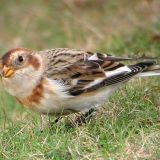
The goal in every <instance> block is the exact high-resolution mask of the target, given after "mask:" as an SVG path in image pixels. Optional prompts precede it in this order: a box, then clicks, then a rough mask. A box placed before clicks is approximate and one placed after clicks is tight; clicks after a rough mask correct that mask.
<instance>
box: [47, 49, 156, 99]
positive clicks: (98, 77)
mask: <svg viewBox="0 0 160 160" xmlns="http://www.w3.org/2000/svg"><path fill="white" fill-rule="evenodd" d="M45 56H46V57H47V58H48V59H49V61H48V63H47V67H46V70H45V75H46V76H47V77H48V78H49V79H52V80H53V81H54V82H55V81H56V83H54V84H57V85H58V87H59V88H63V89H62V90H61V92H64V93H65V94H67V95H70V96H78V95H81V94H82V93H87V92H91V91H94V90H98V89H100V88H103V87H106V86H111V85H116V84H119V83H123V82H125V81H128V80H129V79H131V78H132V77H134V76H136V75H139V74H140V73H143V72H145V71H147V69H148V68H151V67H153V66H154V65H155V61H153V60H151V61H149V60H147V61H144V62H141V63H137V64H134V65H128V66H126V65H124V64H123V63H121V61H126V60H137V59H134V58H124V57H114V56H111V55H106V54H102V53H91V52H85V51H82V50H74V49H66V48H63V49H62V48H60V49H54V50H50V51H47V52H46V53H45Z"/></svg>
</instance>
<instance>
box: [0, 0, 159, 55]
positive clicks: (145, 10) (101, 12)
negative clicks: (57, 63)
mask: <svg viewBox="0 0 160 160" xmlns="http://www.w3.org/2000/svg"><path fill="white" fill-rule="evenodd" d="M150 44H153V45H155V46H156V48H157V47H159V44H160V1H159V0H134V1H129V0H121V1H117V0H35V1H32V2H31V1H27V0H15V1H6V0H1V1H0V53H1V54H2V53H4V52H6V51H7V50H9V49H10V48H14V47H25V48H32V49H34V50H43V49H48V48H54V47H70V48H82V49H86V50H91V51H95V50H96V51H103V52H108V51H109V52H114V54H136V53H138V52H140V51H141V52H152V53H153V54H158V53H157V50H156V49H153V47H152V46H150Z"/></svg>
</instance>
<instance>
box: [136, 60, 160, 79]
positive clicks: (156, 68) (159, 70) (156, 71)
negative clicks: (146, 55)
mask: <svg viewBox="0 0 160 160" xmlns="http://www.w3.org/2000/svg"><path fill="white" fill-rule="evenodd" d="M137 65H145V68H144V69H143V71H142V72H140V73H138V74H137V76H138V77H146V76H159V75H160V64H157V63H156V62H155V61H147V62H141V63H138V64H137Z"/></svg>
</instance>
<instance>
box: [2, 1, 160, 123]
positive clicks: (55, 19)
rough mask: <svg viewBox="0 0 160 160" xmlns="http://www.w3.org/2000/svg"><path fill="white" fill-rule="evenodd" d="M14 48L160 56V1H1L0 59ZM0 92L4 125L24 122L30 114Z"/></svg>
mask: <svg viewBox="0 0 160 160" xmlns="http://www.w3.org/2000/svg"><path fill="white" fill-rule="evenodd" d="M15 47H25V48H31V49H33V50H45V49H50V48H55V47H68V48H77V49H85V50H89V51H98V52H106V53H109V54H114V55H129V56H135V55H140V56H141V55H143V54H145V55H147V56H159V55H160V1H159V0H134V1H129V0H121V1H117V0H35V1H32V2H31V1H28V0H15V1H6V0H1V1H0V54H1V55H2V54H4V53H5V52H6V51H7V50H9V49H11V48H15ZM0 88H1V93H0V98H1V100H0V108H1V112H0V115H1V116H0V123H1V122H2V124H4V121H5V120H6V118H7V119H9V121H10V120H13V121H16V120H22V119H23V117H24V116H25V115H26V112H24V111H26V110H24V109H23V108H22V107H20V105H19V104H18V103H15V99H14V98H12V97H11V96H9V95H8V94H6V93H5V92H3V90H2V87H0ZM6 95H7V96H6ZM19 112H20V113H19ZM22 113H23V114H22Z"/></svg>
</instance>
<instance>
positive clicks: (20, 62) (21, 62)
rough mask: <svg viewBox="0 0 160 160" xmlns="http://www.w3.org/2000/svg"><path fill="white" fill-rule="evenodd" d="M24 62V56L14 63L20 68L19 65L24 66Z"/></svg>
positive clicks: (20, 56)
mask: <svg viewBox="0 0 160 160" xmlns="http://www.w3.org/2000/svg"><path fill="white" fill-rule="evenodd" d="M23 62H24V57H23V56H22V55H19V56H18V57H17V58H16V59H15V61H14V63H15V65H16V66H17V65H18V66H19V65H22V64H23Z"/></svg>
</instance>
